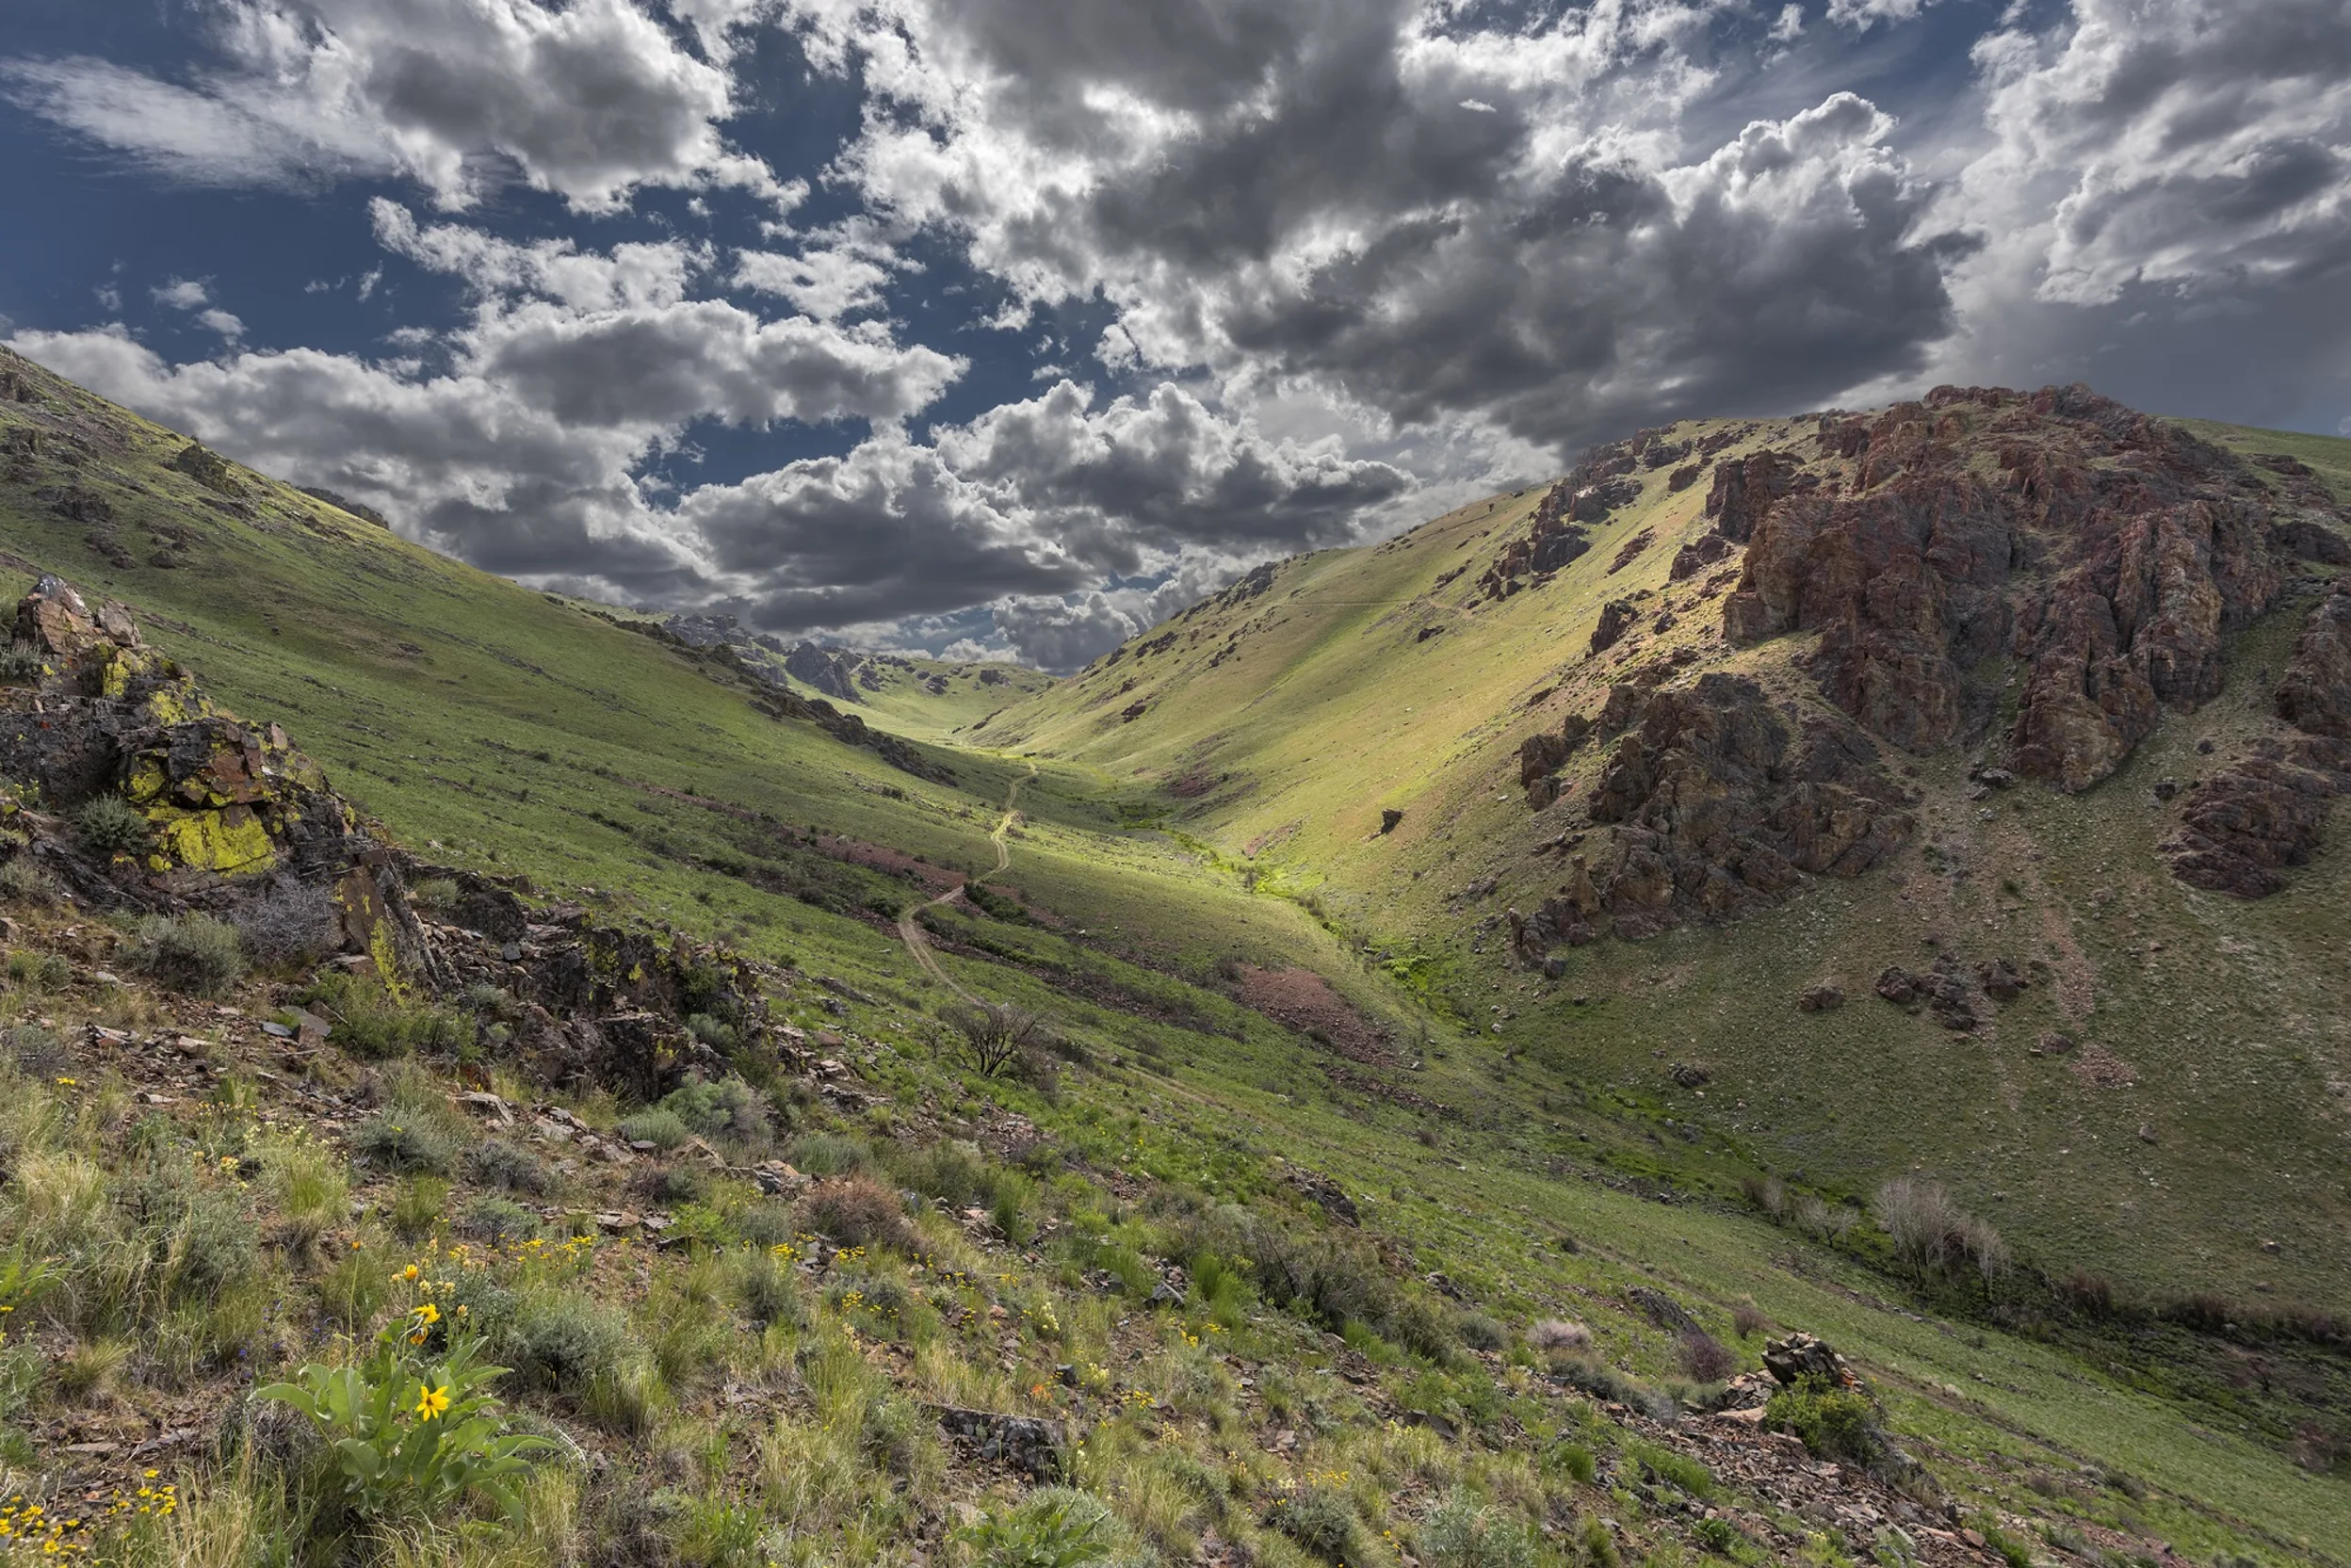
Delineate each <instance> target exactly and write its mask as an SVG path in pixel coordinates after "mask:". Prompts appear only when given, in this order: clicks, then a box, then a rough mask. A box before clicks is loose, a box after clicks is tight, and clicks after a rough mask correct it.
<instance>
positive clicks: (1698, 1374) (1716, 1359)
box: [1678, 1329, 1739, 1382]
mask: <svg viewBox="0 0 2351 1568" xmlns="http://www.w3.org/2000/svg"><path fill="white" fill-rule="evenodd" d="M1678 1349H1679V1350H1680V1354H1681V1369H1682V1370H1683V1371H1684V1372H1687V1373H1688V1374H1689V1375H1690V1377H1691V1378H1692V1379H1693V1380H1694V1381H1695V1382H1722V1381H1723V1380H1724V1379H1725V1378H1727V1377H1729V1376H1730V1374H1731V1373H1732V1372H1733V1371H1734V1370H1736V1369H1737V1367H1738V1366H1739V1358H1738V1357H1737V1356H1734V1355H1732V1354H1731V1353H1730V1351H1729V1350H1727V1349H1726V1348H1725V1347H1724V1345H1723V1342H1722V1341H1721V1340H1719V1339H1716V1338H1715V1337H1714V1336H1713V1335H1712V1334H1709V1333H1707V1332H1706V1331H1705V1330H1704V1329H1689V1330H1685V1331H1684V1332H1683V1334H1682V1336H1681V1343H1680V1345H1679V1347H1678Z"/></svg>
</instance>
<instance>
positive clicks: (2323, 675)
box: [2275, 579, 2351, 738]
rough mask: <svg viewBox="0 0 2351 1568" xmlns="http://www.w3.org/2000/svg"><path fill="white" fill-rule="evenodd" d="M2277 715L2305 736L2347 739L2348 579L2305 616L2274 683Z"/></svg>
mask: <svg viewBox="0 0 2351 1568" xmlns="http://www.w3.org/2000/svg"><path fill="white" fill-rule="evenodd" d="M2275 703H2276V706H2277V710H2278V718H2280V719H2284V720H2285V721H2286V722H2287V723H2289V724H2291V725H2293V726H2294V728H2295V729H2297V730H2300V731H2302V732H2303V733H2304V734H2305V735H2320V736H2336V737H2337V738H2351V579H2338V580H2337V582H2336V584H2335V590H2334V591H2333V592H2332V593H2329V594H2328V595H2327V597H2326V598H2325V599H2323V600H2321V601H2320V602H2319V605H2318V607H2317V608H2316V609H2314V610H2312V611H2311V612H2310V622H2309V624H2307V625H2305V626H2304V627H2303V628H2302V638H2301V640H2300V641H2298V642H2296V643H2295V644H2294V661H2293V662H2292V663H2291V664H2289V665H2287V666H2286V672H2285V674H2284V675H2283V676H2282V677H2280V678H2279V680H2278V691H2277V695H2276V698H2275Z"/></svg>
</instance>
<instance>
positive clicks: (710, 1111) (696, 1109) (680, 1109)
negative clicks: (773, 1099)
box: [659, 1078, 770, 1145]
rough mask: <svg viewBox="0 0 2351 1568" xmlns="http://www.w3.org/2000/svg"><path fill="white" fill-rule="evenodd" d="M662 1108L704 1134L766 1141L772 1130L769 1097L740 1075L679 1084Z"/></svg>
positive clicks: (663, 1102) (670, 1093) (690, 1128)
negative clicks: (709, 1081)
mask: <svg viewBox="0 0 2351 1568" xmlns="http://www.w3.org/2000/svg"><path fill="white" fill-rule="evenodd" d="M659 1108H660V1109H662V1110H666V1111H668V1112H670V1113H671V1114H672V1115H673V1116H675V1117H676V1118H677V1119H678V1121H679V1122H680V1123H683V1124H684V1125H685V1126H686V1128H687V1129H688V1130H689V1132H694V1133H698V1134H700V1135H701V1136H703V1137H705V1138H721V1137H725V1138H735V1139H739V1140H743V1141H744V1142H747V1143H752V1144H757V1145H764V1144H765V1143H766V1142H767V1140H768V1139H769V1136H770V1123H769V1120H768V1102H767V1097H766V1096H765V1095H763V1094H761V1093H760V1092H759V1091H757V1090H756V1089H754V1088H753V1087H752V1086H751V1085H749V1084H747V1083H745V1082H743V1080H742V1079H740V1078H721V1079H718V1080H717V1081H716V1082H712V1083H705V1082H701V1081H696V1082H692V1083H684V1084H680V1085H678V1087H677V1088H675V1089H673V1090H672V1091H670V1092H669V1093H668V1094H666V1095H664V1096H663V1097H662V1100H661V1104H660V1107H659ZM678 1141H679V1142H681V1143H682V1142H684V1141H685V1140H684V1139H680V1140H678Z"/></svg>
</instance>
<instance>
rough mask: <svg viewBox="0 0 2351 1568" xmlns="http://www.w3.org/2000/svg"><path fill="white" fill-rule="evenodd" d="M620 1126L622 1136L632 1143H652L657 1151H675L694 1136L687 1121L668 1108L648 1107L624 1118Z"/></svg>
mask: <svg viewBox="0 0 2351 1568" xmlns="http://www.w3.org/2000/svg"><path fill="white" fill-rule="evenodd" d="M620 1125H621V1136H622V1137H623V1138H625V1139H627V1140H629V1141H630V1142H631V1143H650V1144H652V1145H653V1146H654V1147H655V1148H657V1149H674V1148H676V1147H677V1146H678V1145H679V1144H681V1143H683V1142H685V1141H686V1140H688V1139H689V1138H691V1137H692V1136H693V1130H692V1129H691V1128H689V1127H688V1126H687V1125H686V1123H685V1120H684V1119H683V1118H681V1117H680V1116H679V1115H678V1114H677V1112H675V1111H673V1110H672V1109H670V1108H669V1107H667V1106H647V1107H645V1108H644V1109H642V1110H640V1111H637V1112H634V1113H633V1114H631V1115H627V1116H624V1117H622V1118H621V1123H620Z"/></svg>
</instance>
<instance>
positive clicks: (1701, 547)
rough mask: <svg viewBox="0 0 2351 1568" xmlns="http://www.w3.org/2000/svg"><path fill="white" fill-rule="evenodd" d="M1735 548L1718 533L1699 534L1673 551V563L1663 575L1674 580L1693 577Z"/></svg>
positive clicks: (1679, 580)
mask: <svg viewBox="0 0 2351 1568" xmlns="http://www.w3.org/2000/svg"><path fill="white" fill-rule="evenodd" d="M1735 548H1737V546H1735V545H1733V544H1732V543H1731V542H1730V541H1728V540H1727V539H1725V538H1724V537H1723V536H1722V535H1720V534H1700V535H1699V536H1698V537H1697V538H1695V539H1694V540H1692V541H1691V542H1689V543H1687V544H1685V545H1683V546H1682V547H1681V548H1680V549H1678V550H1677V551H1675V552H1674V563H1673V565H1671V566H1669V567H1667V568H1666V569H1665V575H1666V576H1668V577H1670V578H1671V579H1673V580H1674V581H1675V582H1682V581H1684V580H1686V579H1688V578H1691V577H1694V576H1696V575H1697V574H1699V573H1701V572H1703V571H1705V570H1706V569H1707V568H1708V567H1710V566H1711V565H1713V564H1714V563H1715V562H1716V561H1718V560H1722V559H1724V558H1727V557H1728V556H1729V554H1730V553H1731V551H1732V550H1733V549H1735Z"/></svg>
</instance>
